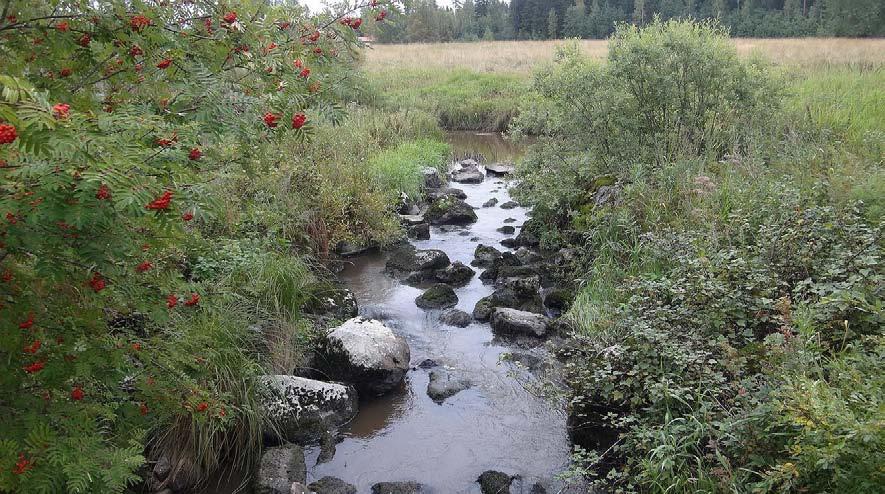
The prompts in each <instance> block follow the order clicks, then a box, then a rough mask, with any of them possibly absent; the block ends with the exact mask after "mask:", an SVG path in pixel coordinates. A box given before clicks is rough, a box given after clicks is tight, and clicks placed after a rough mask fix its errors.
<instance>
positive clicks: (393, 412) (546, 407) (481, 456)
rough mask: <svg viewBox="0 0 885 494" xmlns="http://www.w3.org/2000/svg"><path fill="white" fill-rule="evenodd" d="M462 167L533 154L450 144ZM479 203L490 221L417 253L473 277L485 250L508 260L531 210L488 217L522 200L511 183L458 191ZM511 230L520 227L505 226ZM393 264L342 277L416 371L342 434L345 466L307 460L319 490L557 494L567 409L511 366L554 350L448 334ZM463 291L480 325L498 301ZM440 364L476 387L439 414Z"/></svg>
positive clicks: (356, 262)
mask: <svg viewBox="0 0 885 494" xmlns="http://www.w3.org/2000/svg"><path fill="white" fill-rule="evenodd" d="M449 140H450V143H451V145H452V148H453V155H454V157H455V158H462V157H465V156H471V157H478V158H484V159H485V160H487V162H495V161H513V160H514V159H515V158H517V157H518V155H519V153H520V152H521V149H520V148H519V147H518V146H515V145H514V144H512V143H510V142H508V141H505V140H503V139H502V138H501V137H500V135H497V134H475V133H472V132H458V133H451V134H449ZM450 186H452V187H457V188H459V189H462V190H463V191H464V192H465V193H466V194H467V199H466V202H467V203H468V204H470V205H471V206H475V207H477V208H478V209H476V214H477V216H478V221H477V222H476V223H474V224H472V225H469V226H466V227H458V228H451V227H443V228H440V227H432V228H431V236H430V240H418V241H412V243H413V245H415V247H417V248H418V249H439V250H442V251H444V252H446V253H447V254H448V256H449V258H450V259H451V260H452V261H453V262H454V261H461V262H463V263H464V264H467V265H470V262H471V261H472V260H473V253H474V249H475V248H476V246H477V245H478V244H480V243H482V244H485V245H491V246H494V247H496V248H498V249H501V250H507V249H506V248H504V247H503V246H501V244H500V242H501V240H503V239H505V238H507V237H508V236H512V235H505V234H503V233H500V232H498V231H496V230H497V228H499V227H501V226H503V225H505V224H512V225H515V226H517V231H518V226H519V225H521V224H522V223H523V222H524V221H525V220H526V219H527V218H528V215H527V211H526V210H525V209H524V208H521V207H517V208H515V209H509V210H505V209H501V208H500V207H498V206H494V207H482V204H483V203H485V202H486V201H487V200H489V199H491V198H497V199H498V201H499V202H498V204H499V205H500V204H503V203H505V202H507V201H509V200H510V194H509V193H508V190H507V184H506V182H505V181H504V180H503V179H501V178H498V177H494V176H491V175H488V176H487V177H486V179H485V180H484V181H483V182H482V183H480V184H476V185H469V184H459V183H451V184H450ZM508 218H513V219H515V222H512V223H505V222H504V220H505V219H508ZM386 255H388V254H386V253H375V254H369V255H363V256H360V257H356V258H353V259H351V261H352V262H351V264H349V265H348V267H346V268H345V269H344V271H342V272H341V273H340V275H339V276H340V279H341V281H342V283H343V284H344V285H345V286H346V287H347V288H349V289H350V290H352V291H353V293H354V294H355V296H356V298H357V300H358V303H359V306H360V315H364V316H366V317H371V318H376V319H381V320H383V321H384V322H385V324H387V325H388V326H389V327H391V328H392V329H393V330H394V332H396V333H397V334H399V335H401V336H402V337H404V338H405V339H406V341H407V342H408V344H409V346H410V348H411V360H412V362H411V365H412V370H410V371H409V372H408V374H407V376H406V380H405V383H404V385H403V386H402V387H401V388H400V389H399V390H397V391H395V392H393V393H391V394H388V395H386V396H384V397H381V398H375V399H371V400H366V401H364V402H362V403H360V410H359V414H358V415H357V417H356V418H355V419H354V420H353V421H352V422H351V423H350V424H349V425H348V426H347V427H346V428H345V429H343V430H342V431H341V433H342V436H343V440H342V441H341V442H340V443H338V445H337V449H336V452H335V455H334V457H333V458H332V459H331V460H330V461H328V462H326V463H320V464H317V458H318V456H319V453H320V451H319V448H318V447H313V448H308V450H307V451H306V453H307V456H306V460H307V467H308V482H311V481H313V480H316V479H319V478H321V477H324V476H327V475H328V476H333V477H338V478H341V479H343V480H344V481H346V482H349V483H351V484H353V485H355V486H356V487H357V489H358V492H360V493H368V492H370V491H371V486H372V484H374V483H376V482H382V481H405V480H415V481H418V482H421V483H423V484H425V485H427V486H428V487H430V488H431V489H432V490H433V492H439V493H478V492H480V489H479V484H477V483H476V480H477V477H478V476H479V475H480V474H481V473H482V472H483V471H486V470H498V471H502V472H505V473H507V474H510V475H518V476H519V479H517V480H516V481H514V483H513V484H512V486H511V490H512V492H514V493H520V492H525V493H528V492H529V491H530V489H531V486H532V485H533V484H534V483H536V482H540V483H541V484H542V485H544V486H545V487H546V488H547V492H556V490H557V489H556V486H557V485H558V483H557V481H556V480H555V476H556V475H557V474H558V473H560V472H561V471H562V470H564V469H565V468H567V466H568V463H569V453H570V443H569V440H568V437H567V434H566V417H565V414H564V412H563V411H562V409H563V407H562V406H559V405H558V404H557V403H555V402H552V401H551V399H550V398H545V397H543V396H540V394H539V393H538V392H537V390H536V389H534V387H535V385H537V384H539V383H538V380H537V379H536V378H535V377H533V375H532V374H531V373H530V372H528V371H527V370H526V369H525V368H524V367H520V366H518V365H516V364H513V363H510V362H508V361H502V360H501V358H502V356H503V355H504V354H506V353H508V352H511V351H513V352H524V353H529V354H531V355H534V356H538V357H542V358H543V357H544V356H545V353H544V352H545V350H544V349H543V342H542V341H539V342H538V344H537V346H535V347H534V348H526V347H522V345H520V347H517V346H515V344H510V343H508V342H504V341H499V340H498V339H497V338H495V337H494V335H493V334H492V331H491V328H490V327H489V325H488V324H487V323H478V322H476V321H474V322H473V323H472V324H470V325H469V326H468V327H466V328H456V327H451V326H446V325H443V324H441V323H440V322H439V313H440V311H438V310H423V309H420V308H418V307H417V306H416V305H415V297H417V296H418V295H420V294H421V293H422V291H423V290H421V289H419V288H414V287H411V286H407V285H404V284H402V283H400V282H399V281H397V280H396V279H394V278H393V277H391V276H389V275H388V274H386V273H385V272H384V268H385V261H386V257H385V256H386ZM475 269H476V270H477V275H476V276H474V277H473V278H472V280H471V281H470V283H469V284H467V285H466V286H463V287H461V288H456V289H455V292H456V293H457V295H458V299H459V302H458V306H457V308H458V309H461V310H464V311H466V312H468V313H472V311H473V307H474V305H475V304H476V302H477V301H478V300H479V299H480V298H482V297H485V296H487V295H489V294H491V293H492V291H493V286H492V285H490V284H483V282H482V281H481V280H480V279H479V274H480V273H481V272H482V269H481V268H475ZM424 359H433V360H435V361H437V362H438V363H440V364H441V365H443V366H445V367H446V368H448V369H451V370H453V371H456V372H457V374H458V375H459V376H464V377H466V378H468V379H469V380H470V381H472V383H473V386H472V387H471V388H469V389H467V390H465V391H461V392H459V393H457V394H456V395H454V396H452V397H450V398H448V399H446V400H445V401H444V402H443V403H442V404H437V403H436V402H434V401H433V400H431V398H430V397H429V396H428V395H427V385H428V381H429V377H428V371H427V370H424V369H421V368H417V367H416V366H417V364H418V363H419V362H421V361H423V360H424Z"/></svg>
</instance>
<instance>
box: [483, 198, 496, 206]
mask: <svg viewBox="0 0 885 494" xmlns="http://www.w3.org/2000/svg"><path fill="white" fill-rule="evenodd" d="M496 204H498V199H497V198H494V197H493V198H491V199H489V200H488V201H486V202H484V203H483V204H482V207H484V208H490V207H493V206H494V205H496Z"/></svg>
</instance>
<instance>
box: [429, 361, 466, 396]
mask: <svg viewBox="0 0 885 494" xmlns="http://www.w3.org/2000/svg"><path fill="white" fill-rule="evenodd" d="M470 386H472V384H471V382H470V381H469V380H467V379H464V378H462V377H457V376H455V375H453V374H452V372H450V371H448V370H446V369H444V368H442V367H437V368H435V369H433V370H431V371H430V382H429V383H427V396H429V397H430V399H432V400H433V401H435V402H436V403H439V404H442V402H443V401H445V400H446V398H450V397H452V396H455V395H456V394H458V393H460V392H461V391H464V390H465V389H468V388H469V387H470Z"/></svg>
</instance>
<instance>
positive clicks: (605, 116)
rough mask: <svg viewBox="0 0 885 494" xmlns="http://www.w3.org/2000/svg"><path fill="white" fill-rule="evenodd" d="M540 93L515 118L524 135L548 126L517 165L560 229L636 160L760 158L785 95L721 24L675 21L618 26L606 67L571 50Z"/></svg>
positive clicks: (530, 197) (531, 197)
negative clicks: (600, 184) (742, 55)
mask: <svg viewBox="0 0 885 494" xmlns="http://www.w3.org/2000/svg"><path fill="white" fill-rule="evenodd" d="M534 90H535V92H536V93H537V95H538V96H537V97H536V98H534V99H530V100H528V102H527V103H526V105H527V106H525V107H523V109H522V110H521V112H520V116H519V118H518V119H517V120H516V122H515V123H514V128H515V129H516V132H517V134H522V133H527V131H529V130H530V131H533V129H536V128H539V127H540V128H541V129H542V131H541V136H542V138H541V140H540V142H539V144H538V145H536V146H533V149H532V150H531V152H530V153H529V155H528V156H527V157H526V159H525V160H524V161H523V163H522V166H521V168H520V173H521V175H522V177H523V184H522V186H521V188H520V190H521V191H523V194H522V198H523V199H524V200H525V201H527V202H530V203H532V204H534V205H535V210H536V214H539V215H541V217H543V218H546V221H545V222H546V223H548V224H558V225H560V226H562V225H564V222H563V221H564V218H563V217H564V216H567V215H568V214H570V213H572V212H574V211H575V210H578V209H580V208H581V207H582V206H583V205H585V204H588V203H590V202H591V201H590V198H589V197H588V195H590V194H592V193H593V192H594V191H595V189H596V187H597V184H596V181H597V180H598V179H599V178H600V177H605V176H612V177H615V178H616V179H618V180H620V181H626V180H629V179H631V178H633V177H631V176H630V173H631V172H632V171H634V170H636V169H637V167H638V166H639V165H646V166H654V167H660V166H662V165H664V164H668V163H672V162H674V161H678V160H688V159H699V158H700V159H705V160H719V159H721V158H722V157H724V156H725V155H730V156H733V157H746V156H748V155H750V156H754V157H755V156H756V155H757V154H758V153H757V152H756V151H757V149H756V148H757V146H758V145H759V140H760V139H762V138H763V137H764V136H766V132H765V130H766V128H767V127H766V125H765V122H770V121H772V115H773V114H774V115H777V111H778V106H779V105H778V102H779V97H778V96H779V93H780V89H779V85H778V84H777V83H775V82H773V79H772V77H771V75H770V74H769V72H768V71H767V69H766V68H765V67H764V66H762V65H761V64H760V62H758V61H742V60H741V59H739V58H738V56H737V53H736V51H735V49H734V46H733V45H732V43H731V42H730V40H729V39H728V37H727V35H726V33H725V31H724V30H723V29H722V28H721V27H719V26H718V25H716V24H715V23H712V22H704V23H696V22H692V21H676V20H671V21H667V22H662V21H660V20H656V21H655V22H653V23H651V24H649V25H648V26H646V27H644V28H641V29H640V28H637V27H636V26H632V25H621V26H619V27H618V29H617V31H616V33H615V34H614V36H613V37H612V38H611V40H610V43H609V55H608V61H607V63H605V64H600V63H598V62H595V61H592V60H589V59H587V58H586V57H584V56H582V55H581V54H580V52H579V51H578V49H577V47H576V46H565V47H564V48H562V49H561V50H560V52H559V53H558V54H557V57H556V62H555V64H554V65H553V66H552V67H550V68H548V69H546V70H544V71H542V72H540V73H539V74H538V75H537V76H536V79H535V84H534ZM527 129H528V130H527Z"/></svg>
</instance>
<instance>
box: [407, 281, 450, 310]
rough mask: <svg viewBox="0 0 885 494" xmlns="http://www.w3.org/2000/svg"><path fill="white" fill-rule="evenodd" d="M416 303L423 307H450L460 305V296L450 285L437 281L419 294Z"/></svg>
mask: <svg viewBox="0 0 885 494" xmlns="http://www.w3.org/2000/svg"><path fill="white" fill-rule="evenodd" d="M415 304H416V305H417V306H418V307H421V308H422V309H448V308H450V307H454V306H456V305H458V296H457V295H456V294H455V290H453V289H452V287H450V286H449V285H446V284H445V283H437V284H436V285H433V286H432V287H430V288H428V289H427V291H425V292H424V293H422V294H421V295H419V296H418V298H416V299H415Z"/></svg>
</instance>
